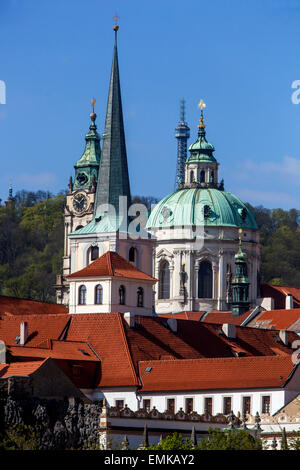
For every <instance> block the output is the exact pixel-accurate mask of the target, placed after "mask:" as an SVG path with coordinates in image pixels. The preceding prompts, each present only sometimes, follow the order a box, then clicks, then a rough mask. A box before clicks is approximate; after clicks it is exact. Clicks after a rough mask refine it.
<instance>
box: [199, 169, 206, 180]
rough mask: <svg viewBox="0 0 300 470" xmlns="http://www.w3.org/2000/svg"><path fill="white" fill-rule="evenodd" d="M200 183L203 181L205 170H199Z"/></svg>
mask: <svg viewBox="0 0 300 470" xmlns="http://www.w3.org/2000/svg"><path fill="white" fill-rule="evenodd" d="M200 183H205V171H204V170H201V171H200Z"/></svg>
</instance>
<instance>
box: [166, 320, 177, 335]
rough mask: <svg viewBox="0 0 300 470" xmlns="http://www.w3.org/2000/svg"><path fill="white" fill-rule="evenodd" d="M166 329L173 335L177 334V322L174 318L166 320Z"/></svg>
mask: <svg viewBox="0 0 300 470" xmlns="http://www.w3.org/2000/svg"><path fill="white" fill-rule="evenodd" d="M167 324H168V327H169V328H170V330H172V331H173V333H177V320H176V318H168V320H167Z"/></svg>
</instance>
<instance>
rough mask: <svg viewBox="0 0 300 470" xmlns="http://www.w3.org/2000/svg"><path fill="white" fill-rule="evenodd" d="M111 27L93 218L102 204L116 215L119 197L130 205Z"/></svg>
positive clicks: (115, 56) (117, 73)
mask: <svg viewBox="0 0 300 470" xmlns="http://www.w3.org/2000/svg"><path fill="white" fill-rule="evenodd" d="M116 19H117V17H115V21H116ZM113 29H114V31H115V44H114V51H113V61H112V68H111V76H110V84H109V92H108V101H107V110H106V120H105V132H104V134H103V145H102V155H101V161H100V168H99V177H98V184H97V192H96V199H95V209H94V215H95V216H96V217H97V209H98V208H99V206H101V205H102V204H111V205H113V206H114V207H115V209H116V212H117V214H118V212H119V196H126V197H127V205H128V207H129V206H130V204H131V195H130V185H129V175H128V165H127V154H126V144H125V133H124V123H123V112H122V100H121V88H120V78H119V65H118V50H117V32H118V29H119V26H118V25H117V24H115V26H114V28H113Z"/></svg>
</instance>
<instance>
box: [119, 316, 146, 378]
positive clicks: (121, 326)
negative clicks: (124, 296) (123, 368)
mask: <svg viewBox="0 0 300 470" xmlns="http://www.w3.org/2000/svg"><path fill="white" fill-rule="evenodd" d="M118 319H119V324H120V329H121V335H122V338H123V340H124V346H125V351H126V353H127V357H128V359H129V364H130V368H131V371H132V373H133V377H134V379H135V385H141V383H140V380H139V378H138V376H137V373H136V371H135V367H134V365H133V360H132V357H131V354H130V349H129V346H128V342H127V336H126V333H125V329H124V325H123V316H121V314H120V313H118Z"/></svg>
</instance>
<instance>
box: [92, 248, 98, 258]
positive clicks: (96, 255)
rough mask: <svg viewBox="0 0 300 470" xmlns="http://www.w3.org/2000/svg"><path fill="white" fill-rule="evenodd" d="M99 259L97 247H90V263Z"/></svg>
mask: <svg viewBox="0 0 300 470" xmlns="http://www.w3.org/2000/svg"><path fill="white" fill-rule="evenodd" d="M97 258H99V248H98V246H91V261H94V260H95V259H97Z"/></svg>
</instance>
